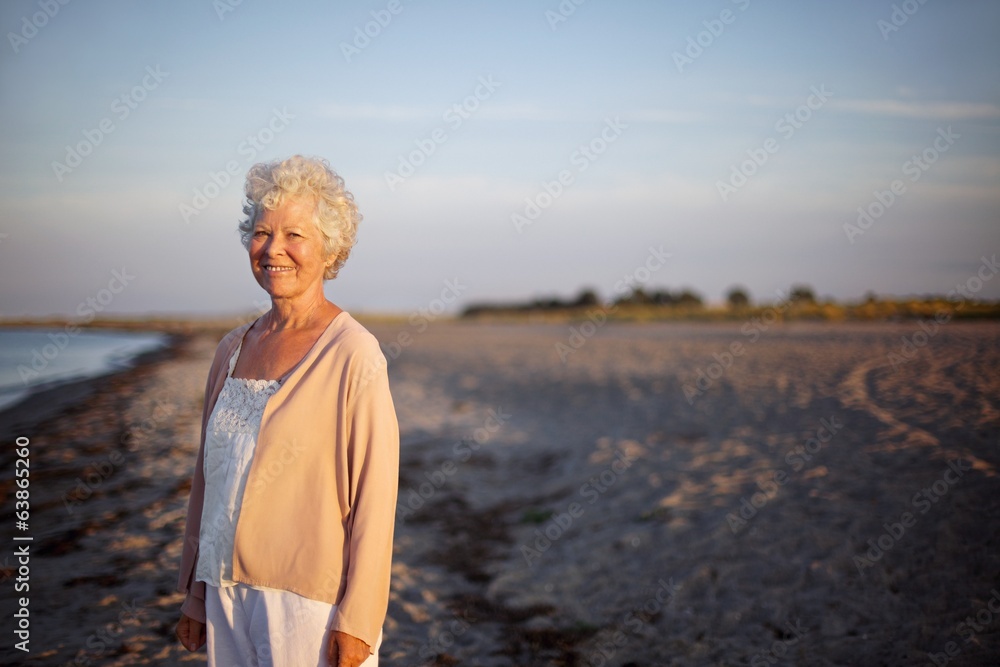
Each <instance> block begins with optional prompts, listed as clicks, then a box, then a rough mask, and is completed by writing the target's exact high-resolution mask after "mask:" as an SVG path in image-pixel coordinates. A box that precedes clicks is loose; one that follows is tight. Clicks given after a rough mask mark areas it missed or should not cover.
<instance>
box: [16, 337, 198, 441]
mask: <svg viewBox="0 0 1000 667" xmlns="http://www.w3.org/2000/svg"><path fill="white" fill-rule="evenodd" d="M25 328H27V327H25ZM151 331H152V330H151ZM164 335H166V336H167V342H166V344H165V345H162V346H160V347H158V348H156V349H153V350H148V351H146V352H141V353H139V354H137V355H136V356H134V357H132V358H131V359H129V360H128V361H127V362H126V363H125V365H124V366H123V367H119V368H113V369H110V370H108V371H107V372H105V373H101V374H100V375H93V376H89V377H85V378H79V379H71V380H67V381H64V382H60V381H58V380H56V381H53V382H51V383H47V384H45V385H41V386H39V387H38V388H37V389H35V390H33V391H30V393H28V394H27V395H26V396H24V397H23V398H21V399H20V400H19V401H17V402H16V403H12V404H11V405H8V406H7V407H5V408H3V409H0V437H4V438H8V437H11V436H10V434H12V433H14V432H16V431H18V430H33V429H35V428H37V426H38V425H39V424H41V423H42V422H44V421H46V420H49V419H59V418H61V417H62V416H64V415H65V414H66V413H67V412H69V411H71V410H73V409H74V408H76V407H77V406H82V405H83V404H85V403H86V402H87V401H88V400H90V399H91V398H93V397H94V396H95V395H96V394H99V393H100V392H102V391H105V390H110V388H108V387H107V385H108V384H109V382H112V380H113V379H114V378H116V377H121V378H122V379H123V380H125V379H126V377H128V376H130V375H132V374H134V373H135V372H136V371H140V370H141V369H142V368H143V367H146V366H150V365H153V364H156V363H158V362H162V361H168V360H170V359H172V358H173V357H175V356H176V355H177V354H178V353H179V352H180V350H181V349H182V348H183V346H184V343H185V340H186V336H185V335H184V334H178V333H165V332H164Z"/></svg>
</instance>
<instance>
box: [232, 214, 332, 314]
mask: <svg viewBox="0 0 1000 667" xmlns="http://www.w3.org/2000/svg"><path fill="white" fill-rule="evenodd" d="M313 210H314V205H313V203H312V202H311V201H308V200H299V199H287V200H285V201H284V202H283V203H282V204H281V206H279V207H278V208H276V209H274V210H273V211H272V210H265V211H264V212H263V213H262V214H261V216H260V217H259V218H258V219H257V223H256V224H255V225H254V228H253V233H252V235H251V237H250V268H251V269H252V270H253V275H254V278H256V279H257V282H258V283H259V284H260V286H261V287H263V288H264V290H265V291H266V292H267V293H268V294H270V295H271V296H272V297H278V298H294V297H296V296H299V295H301V294H303V293H305V292H307V291H309V290H313V289H316V288H317V286H318V287H319V289H320V290H322V289H323V273H324V271H325V270H326V266H327V262H328V261H330V257H329V256H328V255H327V254H326V251H325V250H324V248H323V235H322V234H320V231H319V228H317V227H316V224H315V223H314V222H313V220H312V216H313Z"/></svg>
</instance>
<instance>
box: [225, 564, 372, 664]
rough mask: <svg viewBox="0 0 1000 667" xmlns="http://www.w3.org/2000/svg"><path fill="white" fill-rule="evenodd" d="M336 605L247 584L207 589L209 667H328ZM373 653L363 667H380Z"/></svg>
mask: <svg viewBox="0 0 1000 667" xmlns="http://www.w3.org/2000/svg"><path fill="white" fill-rule="evenodd" d="M336 611H337V607H336V605H332V604H329V603H327V602H321V601H319V600H310V599H308V598H304V597H302V596H301V595H296V594H295V593H290V592H288V591H279V590H275V589H269V588H268V589H260V588H251V587H250V586H247V585H245V584H236V585H235V586H226V587H224V588H217V587H215V586H212V585H211V584H208V585H206V586H205V614H206V616H207V619H206V620H207V632H208V664H209V667H284V666H286V665H291V666H295V667H299V666H300V665H301V666H302V667H308V666H311V665H316V666H317V667H327V664H328V663H327V660H326V649H327V645H328V642H329V641H330V623H331V622H332V621H333V615H334V614H335V613H336ZM381 642H382V637H381V636H379V639H378V642H377V643H376V646H375V653H374V654H372V655H371V656H370V657H369V658H368V659H367V660H365V661H364V662H363V663H362V667H378V644H381Z"/></svg>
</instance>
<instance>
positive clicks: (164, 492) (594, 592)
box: [0, 322, 1000, 667]
mask: <svg viewBox="0 0 1000 667" xmlns="http://www.w3.org/2000/svg"><path fill="white" fill-rule="evenodd" d="M741 324H742V323H728V324H692V323H669V324H668V323H663V324H624V323H605V324H599V325H594V324H593V323H591V324H587V325H585V324H583V323H577V324H575V325H573V327H572V328H571V327H570V325H568V324H533V323H524V324H484V323H471V322H439V323H434V324H431V325H430V326H429V327H427V328H426V330H423V327H421V328H419V329H418V328H417V327H414V326H410V325H407V324H406V323H401V324H387V323H372V324H369V325H368V326H369V328H370V329H371V330H372V332H373V333H375V334H376V336H378V338H379V339H380V341H381V342H382V343H383V349H384V350H385V351H386V354H387V357H389V361H390V367H389V373H390V380H391V383H392V391H393V396H394V400H395V403H396V408H397V412H398V416H399V420H400V427H401V433H402V452H401V453H402V463H401V470H400V489H399V492H400V495H399V498H400V501H399V507H398V511H397V528H396V538H395V557H394V566H393V582H392V593H391V599H390V604H389V610H388V617H387V620H386V624H385V639H384V643H383V645H382V648H381V663H380V664H382V665H384V666H389V667H397V666H399V667H402V666H409V665H413V666H416V665H438V666H446V665H474V666H482V667H487V666H489V667H500V666H510V665H539V666H541V665H564V666H570V665H574V666H583V665H593V666H595V667H598V666H603V665H609V666H611V665H614V666H621V667H625V666H631V667H639V666H642V667H648V666H658V665H691V666H694V665H750V666H751V667H756V666H757V665H930V664H939V665H940V664H948V665H956V666H959V665H995V664H997V661H998V659H1000V658H998V656H1000V519H998V518H997V517H998V516H1000V477H998V474H997V473H998V468H1000V448H998V444H1000V380H998V376H1000V374H998V372H997V371H998V369H1000V324H997V323H949V324H945V325H940V326H938V327H937V328H936V329H933V330H927V329H926V328H922V327H921V325H920V324H919V323H917V322H901V323H879V324H860V323H858V324H821V323H793V324H784V325H778V324H776V325H772V326H770V327H767V328H766V330H765V329H759V328H751V329H750V330H747V329H742V330H741ZM925 327H926V325H925ZM222 333H223V332H222V331H220V330H208V331H195V330H193V331H190V332H188V333H183V334H176V335H175V338H174V344H173V345H172V347H170V348H169V349H168V350H165V351H162V352H160V353H157V354H154V355H150V356H149V357H148V358H146V359H144V360H143V362H142V363H140V364H138V365H137V366H136V367H134V368H132V369H130V370H128V371H125V372H122V373H119V374H116V375H113V376H109V377H107V378H104V379H101V380H97V381H92V382H89V383H84V384H81V385H77V386H73V387H69V388H63V389H61V390H54V391H53V392H50V393H49V394H48V395H42V396H37V397H33V398H32V399H31V401H30V402H29V404H28V405H26V406H21V407H20V408H17V409H14V410H13V411H8V412H6V413H4V414H2V415H0V430H2V433H3V437H4V442H5V443H6V444H5V447H4V448H3V468H2V487H0V488H2V490H3V493H2V498H3V507H4V516H5V517H7V519H6V522H7V528H6V532H7V534H8V535H11V534H12V533H14V532H15V530H14V526H13V524H14V519H13V516H14V500H15V498H14V492H15V490H16V486H15V484H14V479H15V478H14V470H15V464H14V460H15V458H16V454H15V450H14V443H15V438H17V437H26V438H28V439H29V440H30V445H29V449H30V457H31V458H30V461H31V468H30V470H31V477H30V479H31V486H30V492H31V519H30V529H29V530H28V531H27V534H30V535H31V536H32V537H33V540H32V542H31V543H30V554H31V558H30V582H29V583H30V592H29V593H25V595H28V596H29V597H30V606H29V609H30V630H31V635H30V649H31V651H30V653H23V652H21V651H18V650H16V649H15V648H14V643H15V642H16V641H17V638H16V637H15V636H14V635H13V634H12V633H11V632H10V628H12V622H11V619H12V615H13V613H14V611H15V601H14V599H13V598H14V597H15V595H14V594H11V592H12V591H13V589H14V585H15V582H16V579H17V577H18V576H19V575H18V563H17V557H16V556H15V555H14V548H15V547H14V546H11V545H14V544H15V543H13V542H11V541H10V539H9V538H8V547H6V548H5V550H4V552H3V554H0V564H2V566H3V571H2V576H0V578H2V579H3V583H2V585H3V586H4V590H5V594H4V596H3V603H2V604H3V607H2V612H0V613H2V614H3V616H4V618H6V619H8V620H7V621H6V627H7V628H8V630H6V631H5V632H4V637H5V640H4V642H3V645H2V646H0V662H2V663H4V664H22V663H23V664H32V665H182V664H204V662H205V657H204V652H203V651H202V652H199V653H196V654H188V653H187V652H186V651H184V650H183V649H182V648H180V646H179V645H178V644H177V643H176V642H175V640H174V639H173V627H174V624H175V622H176V619H177V616H178V606H179V604H180V600H181V598H180V596H179V595H178V594H176V593H175V592H174V586H175V582H176V576H177V575H176V572H177V564H178V561H179V553H180V547H181V531H182V529H183V521H184V513H185V511H186V504H187V493H188V488H189V480H190V475H191V470H192V466H193V464H194V457H195V452H196V449H197V444H198V443H197V438H198V431H199V420H200V418H201V402H202V398H203V396H202V394H203V391H204V382H205V376H206V373H207V369H208V365H209V363H210V361H211V357H212V354H213V352H214V349H215V345H216V342H217V340H218V339H219V338H220V337H221V334H222ZM17 595H22V594H21V593H18V594H17Z"/></svg>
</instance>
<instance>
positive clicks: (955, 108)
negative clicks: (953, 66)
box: [830, 98, 1000, 120]
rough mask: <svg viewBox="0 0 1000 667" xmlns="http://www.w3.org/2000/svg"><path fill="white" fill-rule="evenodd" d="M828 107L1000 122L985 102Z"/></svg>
mask: <svg viewBox="0 0 1000 667" xmlns="http://www.w3.org/2000/svg"><path fill="white" fill-rule="evenodd" d="M830 106H831V107H832V108H834V109H839V110H840V111H848V112H853V113H865V114H872V115H877V116H896V117H901V118H933V119H938V120H972V119H977V118H1000V107H998V106H997V105H996V104H989V103H986V102H929V101H919V100H887V99H881V100H860V99H837V98H833V99H831V100H830Z"/></svg>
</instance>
